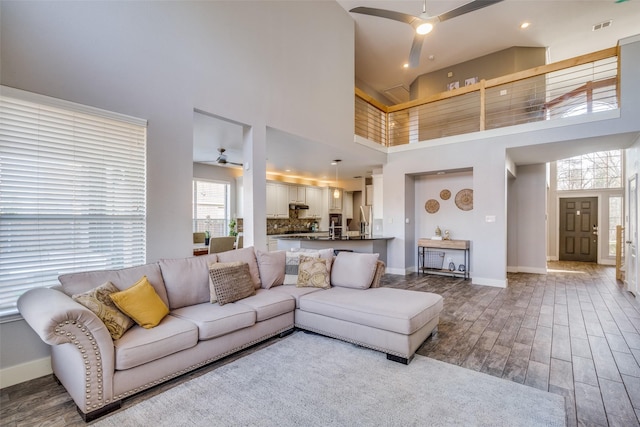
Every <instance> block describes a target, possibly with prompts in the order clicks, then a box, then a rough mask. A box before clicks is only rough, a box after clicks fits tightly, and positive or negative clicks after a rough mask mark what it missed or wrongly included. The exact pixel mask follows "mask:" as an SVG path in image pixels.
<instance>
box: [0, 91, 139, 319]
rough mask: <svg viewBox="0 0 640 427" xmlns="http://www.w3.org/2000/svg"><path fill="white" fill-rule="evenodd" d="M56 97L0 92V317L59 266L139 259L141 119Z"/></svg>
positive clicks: (119, 264)
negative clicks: (52, 101) (92, 110)
mask: <svg viewBox="0 0 640 427" xmlns="http://www.w3.org/2000/svg"><path fill="white" fill-rule="evenodd" d="M3 89H4V88H3ZM3 92H6V91H3ZM25 98H33V94H29V96H27V97H25ZM43 99H45V100H48V99H49V98H43ZM60 104H61V102H60V101H57V102H56V106H51V105H50V103H46V102H45V103H39V102H33V101H32V100H25V99H23V98H22V97H10V96H6V95H2V96H0V255H1V256H0V317H2V316H6V315H8V314H15V313H16V306H15V303H16V300H17V298H18V297H19V296H20V295H21V294H22V293H23V292H25V291H26V290H28V289H31V288H36V287H42V286H51V285H55V284H57V283H58V280H57V278H58V276H59V275H60V274H64V273H70V272H74V271H86V270H94V269H112V268H124V267H130V266H133V265H138V264H143V263H144V262H145V260H146V125H145V124H144V123H143V122H141V124H135V123H132V121H121V120H116V119H113V118H110V117H105V116H104V115H103V114H100V113H101V112H100V111H99V110H98V114H91V113H88V112H87V110H89V109H88V108H86V107H84V108H83V111H81V112H80V111H77V109H75V108H73V107H74V105H73V104H71V108H64V107H60V106H59V105H60Z"/></svg>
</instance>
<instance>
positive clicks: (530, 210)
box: [507, 164, 547, 274]
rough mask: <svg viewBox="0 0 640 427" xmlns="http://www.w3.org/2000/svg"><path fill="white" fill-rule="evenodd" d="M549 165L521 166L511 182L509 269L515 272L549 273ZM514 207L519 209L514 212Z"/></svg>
mask: <svg viewBox="0 0 640 427" xmlns="http://www.w3.org/2000/svg"><path fill="white" fill-rule="evenodd" d="M546 181H547V168H546V165H544V164H538V165H523V166H518V167H517V175H516V178H515V179H512V180H510V184H509V202H508V206H509V215H508V218H509V221H512V220H513V221H516V224H515V226H514V227H511V224H509V231H510V233H512V235H509V238H508V242H509V246H508V248H507V251H508V253H509V257H508V263H507V268H508V269H509V271H512V272H522V273H537V274H545V273H546V272H547V257H546V246H547V245H546V238H545V237H546V228H547V227H546V226H547V224H546V217H547V204H546V201H547V186H546ZM511 209H513V210H515V212H512V211H511Z"/></svg>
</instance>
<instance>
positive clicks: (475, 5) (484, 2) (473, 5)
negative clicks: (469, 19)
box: [438, 0, 503, 22]
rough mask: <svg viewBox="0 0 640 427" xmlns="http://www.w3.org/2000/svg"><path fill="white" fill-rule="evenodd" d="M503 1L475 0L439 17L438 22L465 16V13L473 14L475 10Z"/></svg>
mask: <svg viewBox="0 0 640 427" xmlns="http://www.w3.org/2000/svg"><path fill="white" fill-rule="evenodd" d="M501 1H503V0H474V1H472V2H470V3H467V4H463V5H462V6H460V7H458V8H455V9H453V10H450V11H448V12H445V13H443V14H441V15H438V20H439V21H440V22H442V21H446V20H447V19H451V18H455V17H456V16H460V15H464V14H465V13H469V12H473V11H475V10H478V9H482V8H484V7H487V6H491V5H492V4H496V3H500V2H501Z"/></svg>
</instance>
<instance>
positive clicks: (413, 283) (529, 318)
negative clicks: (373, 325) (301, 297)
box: [384, 262, 640, 426]
mask: <svg viewBox="0 0 640 427" xmlns="http://www.w3.org/2000/svg"><path fill="white" fill-rule="evenodd" d="M549 269H550V272H549V274H547V275H537V274H509V275H508V279H509V286H508V287H507V288H506V289H498V288H491V287H485V286H477V285H469V284H467V283H466V282H463V281H461V280H459V279H452V278H435V279H434V278H433V277H429V276H423V275H418V274H413V275H409V276H406V277H403V278H399V277H397V276H391V275H387V276H385V277H384V286H390V287H398V288H403V289H415V290H423V291H429V292H435V293H438V294H440V295H442V296H443V297H444V305H445V308H444V313H443V315H442V317H441V318H440V325H439V328H438V334H437V336H436V337H435V338H433V339H429V340H427V341H426V342H425V344H424V345H423V346H422V347H421V348H420V349H419V350H418V354H421V355H424V356H428V357H432V358H434V359H438V360H442V361H444V362H448V363H452V364H455V365H459V366H462V367H464V368H468V369H473V370H476V371H480V372H484V373H486V374H489V375H493V376H496V377H501V378H504V379H507V380H510V381H514V382H518V383H521V384H525V385H528V386H531V387H536V388H539V389H541V390H546V391H549V392H552V393H556V394H559V395H562V396H564V397H565V398H566V399H565V402H566V409H567V414H568V420H567V421H568V425H569V426H576V425H581V426H640V422H639V419H640V301H638V300H636V298H634V297H633V295H632V294H630V293H628V292H626V291H624V290H623V289H622V286H621V284H618V283H616V280H615V270H614V269H613V268H612V267H606V266H598V265H595V264H585V263H567V262H561V263H560V262H555V263H549Z"/></svg>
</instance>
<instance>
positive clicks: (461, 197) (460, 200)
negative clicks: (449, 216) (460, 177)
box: [456, 188, 473, 211]
mask: <svg viewBox="0 0 640 427" xmlns="http://www.w3.org/2000/svg"><path fill="white" fill-rule="evenodd" d="M456 206H457V207H458V209H460V210H461V211H470V210H471V209H473V190H471V189H469V188H465V189H462V190H460V191H458V194H456Z"/></svg>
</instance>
